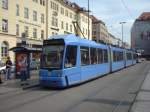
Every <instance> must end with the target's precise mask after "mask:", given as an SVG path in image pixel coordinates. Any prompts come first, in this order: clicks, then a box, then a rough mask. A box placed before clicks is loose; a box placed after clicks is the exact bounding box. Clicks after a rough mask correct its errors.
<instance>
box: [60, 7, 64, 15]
mask: <svg viewBox="0 0 150 112" xmlns="http://www.w3.org/2000/svg"><path fill="white" fill-rule="evenodd" d="M61 14H62V15H64V8H62V7H61Z"/></svg>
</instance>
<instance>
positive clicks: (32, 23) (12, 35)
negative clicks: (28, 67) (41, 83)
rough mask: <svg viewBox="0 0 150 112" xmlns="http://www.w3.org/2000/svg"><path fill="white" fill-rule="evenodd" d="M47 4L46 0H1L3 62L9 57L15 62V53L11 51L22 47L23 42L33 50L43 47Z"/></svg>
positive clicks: (0, 33) (0, 22) (0, 17)
mask: <svg viewBox="0 0 150 112" xmlns="http://www.w3.org/2000/svg"><path fill="white" fill-rule="evenodd" d="M29 3H30V5H29ZM45 4H46V1H45V0H14V1H13V2H11V1H10V0H1V2H0V6H1V8H0V12H1V13H2V14H1V15H2V16H0V20H1V21H0V24H1V28H0V29H1V30H0V40H1V55H0V56H1V57H0V58H1V60H3V61H5V60H6V58H7V56H10V57H12V60H14V53H13V52H11V51H9V49H10V48H12V47H15V46H22V44H23V42H25V46H28V47H31V48H40V47H41V45H42V40H43V39H44V38H45V37H46V35H45V29H46V26H45V22H46V20H45V18H46V17H45V16H46V12H45V10H46V5H45ZM32 56H34V54H33V55H32Z"/></svg>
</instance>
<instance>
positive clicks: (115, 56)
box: [113, 51, 123, 61]
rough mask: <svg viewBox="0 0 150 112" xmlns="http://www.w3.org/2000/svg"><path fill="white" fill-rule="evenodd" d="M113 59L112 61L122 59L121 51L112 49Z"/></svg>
mask: <svg viewBox="0 0 150 112" xmlns="http://www.w3.org/2000/svg"><path fill="white" fill-rule="evenodd" d="M113 60H114V61H122V60H123V52H120V51H114V52H113Z"/></svg>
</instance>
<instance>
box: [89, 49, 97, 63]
mask: <svg viewBox="0 0 150 112" xmlns="http://www.w3.org/2000/svg"><path fill="white" fill-rule="evenodd" d="M90 59H91V64H97V49H96V48H90Z"/></svg>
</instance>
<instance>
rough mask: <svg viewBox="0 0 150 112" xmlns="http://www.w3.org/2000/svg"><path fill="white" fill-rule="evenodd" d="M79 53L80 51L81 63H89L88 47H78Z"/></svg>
mask: <svg viewBox="0 0 150 112" xmlns="http://www.w3.org/2000/svg"><path fill="white" fill-rule="evenodd" d="M80 53H81V65H89V64H90V59H89V48H88V47H80Z"/></svg>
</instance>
